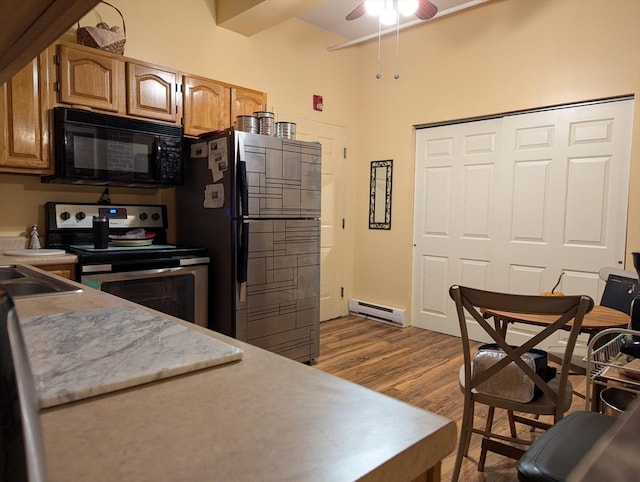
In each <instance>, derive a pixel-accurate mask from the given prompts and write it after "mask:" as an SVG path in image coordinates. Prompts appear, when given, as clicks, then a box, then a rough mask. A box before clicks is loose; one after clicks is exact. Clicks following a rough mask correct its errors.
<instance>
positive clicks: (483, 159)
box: [413, 100, 633, 343]
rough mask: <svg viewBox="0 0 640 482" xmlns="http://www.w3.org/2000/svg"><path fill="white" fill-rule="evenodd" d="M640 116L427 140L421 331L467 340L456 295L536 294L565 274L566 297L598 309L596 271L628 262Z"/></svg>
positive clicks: (468, 131)
mask: <svg viewBox="0 0 640 482" xmlns="http://www.w3.org/2000/svg"><path fill="white" fill-rule="evenodd" d="M632 115H633V101H631V100H625V101H617V102H607V103H597V104H589V105H581V106H573V107H566V108H558V109H552V110H545V111H539V112H531V113H525V114H518V115H511V116H505V117H503V118H501V119H491V120H482V121H475V122H469V123H462V124H456V125H451V126H442V127H435V128H428V129H421V130H419V131H418V132H417V135H416V139H417V145H416V196H415V222H414V240H415V241H414V242H415V248H414V266H413V269H414V277H413V324H414V325H415V326H419V327H423V328H428V329H431V330H435V331H439V332H443V333H448V334H456V335H457V334H458V333H459V330H458V326H457V321H456V320H455V313H454V310H453V302H452V301H451V300H450V299H449V298H448V293H447V290H448V288H449V286H451V285H452V284H463V285H468V286H474V287H478V288H486V289H491V290H498V291H506V292H513V293H526V294H536V293H539V292H541V291H550V290H551V288H552V287H553V286H554V284H555V283H556V281H557V279H558V277H559V276H560V274H561V273H564V275H563V278H562V281H561V284H560V286H559V288H558V289H559V290H561V291H564V292H565V293H567V294H578V293H580V294H582V293H584V294H588V295H590V296H592V297H593V298H594V299H595V300H596V301H597V300H599V299H600V295H601V290H602V283H601V282H600V281H599V278H598V275H597V273H598V270H599V269H600V268H601V267H602V266H621V265H620V263H621V262H622V261H623V260H624V254H625V238H626V215H627V199H628V182H629V181H628V179H629V161H630V145H631V125H632ZM472 331H473V332H474V333H475V334H476V335H477V338H479V339H480V335H479V333H480V331H479V330H478V331H475V330H472ZM511 332H512V335H513V340H512V341H513V342H514V343H520V342H522V340H523V339H524V338H526V337H528V336H530V334H531V332H532V329H531V327H530V326H527V325H519V326H518V325H517V326H516V327H514V329H513V330H511Z"/></svg>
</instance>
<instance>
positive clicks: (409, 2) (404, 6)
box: [398, 0, 420, 17]
mask: <svg viewBox="0 0 640 482" xmlns="http://www.w3.org/2000/svg"><path fill="white" fill-rule="evenodd" d="M419 3H420V2H419V1H418V0H398V9H399V10H400V14H401V15H404V16H405V17H408V16H409V15H414V14H415V13H416V12H417V11H418V5H419Z"/></svg>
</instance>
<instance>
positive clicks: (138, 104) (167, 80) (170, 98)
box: [126, 62, 180, 123]
mask: <svg viewBox="0 0 640 482" xmlns="http://www.w3.org/2000/svg"><path fill="white" fill-rule="evenodd" d="M126 71H127V114H128V115H135V116H138V117H146V118H149V119H155V120H161V121H167V122H173V123H176V122H177V121H178V120H179V118H180V112H179V107H180V106H179V96H178V95H177V93H178V88H179V83H178V79H179V75H178V73H177V72H176V71H175V70H171V69H167V68H164V67H159V66H155V65H151V64H145V63H140V62H127V63H126Z"/></svg>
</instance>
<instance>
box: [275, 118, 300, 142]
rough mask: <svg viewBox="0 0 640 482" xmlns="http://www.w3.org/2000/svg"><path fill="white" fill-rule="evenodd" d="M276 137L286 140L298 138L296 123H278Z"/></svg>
mask: <svg viewBox="0 0 640 482" xmlns="http://www.w3.org/2000/svg"><path fill="white" fill-rule="evenodd" d="M276 136H277V137H283V138H285V139H295V138H296V124H295V122H276Z"/></svg>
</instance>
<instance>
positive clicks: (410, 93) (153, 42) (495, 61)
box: [0, 0, 640, 309]
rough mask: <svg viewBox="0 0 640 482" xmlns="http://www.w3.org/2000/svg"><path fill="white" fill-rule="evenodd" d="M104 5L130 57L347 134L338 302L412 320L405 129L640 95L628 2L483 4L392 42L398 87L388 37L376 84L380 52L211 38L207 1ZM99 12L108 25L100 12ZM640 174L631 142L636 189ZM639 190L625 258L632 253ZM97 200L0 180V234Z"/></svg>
mask: <svg viewBox="0 0 640 482" xmlns="http://www.w3.org/2000/svg"><path fill="white" fill-rule="evenodd" d="M112 2H113V3H114V4H115V5H116V6H117V7H118V8H120V9H121V11H122V13H123V14H124V16H125V19H126V27H127V45H126V51H125V53H126V55H127V56H130V57H134V58H139V59H143V60H147V61H150V62H155V63H158V64H160V65H166V66H172V67H175V68H177V69H180V70H183V71H186V72H190V73H193V74H198V75H203V76H207V77H212V78H216V79H219V80H222V81H227V82H231V83H235V84H239V85H243V86H246V87H250V88H255V89H258V90H264V91H266V92H268V94H269V103H270V108H273V109H274V110H275V111H276V113H278V112H288V113H291V114H296V115H299V116H302V117H306V118H309V119H311V120H317V121H323V122H333V123H338V124H343V125H346V126H347V132H348V139H347V143H348V145H347V147H348V148H349V159H348V161H347V178H348V179H347V183H348V186H349V188H348V198H347V210H346V218H347V239H346V243H347V244H346V249H345V254H346V263H345V280H344V284H345V288H346V296H347V298H350V297H352V296H356V297H359V298H363V299H366V300H371V301H376V302H379V303H383V304H388V305H392V306H399V307H404V308H407V309H410V307H411V270H412V266H411V264H412V262H411V255H412V238H413V233H412V231H413V226H412V222H413V181H414V172H413V168H414V159H413V156H414V154H413V153H414V129H413V126H414V125H419V124H425V123H432V122H441V121H446V120H452V119H460V118H466V117H474V116H482V115H487V114H493V113H501V112H506V111H512V110H519V109H528V108H535V107H540V106H548V105H554V104H562V103H571V102H580V101H586V100H589V99H596V98H603V97H610V96H617V95H624V94H635V93H636V90H637V89H638V86H640V61H639V60H638V59H640V29H638V28H637V25H636V24H637V21H638V19H639V18H640V2H638V1H637V0H492V1H491V2H489V3H487V4H484V5H481V6H479V7H476V8H474V9H471V10H467V11H464V12H460V13H458V14H454V15H451V16H448V17H444V18H441V19H437V20H435V21H432V22H428V23H426V24H423V25H419V26H417V27H414V28H412V29H410V30H406V31H403V32H401V34H400V63H399V69H400V70H399V74H400V79H398V80H393V73H394V71H393V69H394V63H395V62H394V56H395V38H394V37H393V36H391V37H389V38H385V39H384V40H383V52H382V73H383V78H382V79H380V80H376V79H375V73H376V59H377V42H376V41H370V42H368V43H366V44H363V45H361V46H356V47H350V48H347V49H343V50H339V51H334V52H328V51H327V50H326V47H327V46H329V45H334V44H336V43H339V42H340V39H338V38H336V37H334V36H333V35H331V34H329V33H326V32H322V31H320V30H318V29H316V28H314V27H311V26H308V25H306V24H304V23H302V22H300V21H297V20H289V21H287V22H285V23H283V24H281V25H279V26H277V27H275V28H272V29H269V30H266V31H264V32H262V33H259V34H256V35H254V36H252V37H248V38H247V37H243V36H241V35H238V34H235V33H233V32H230V31H227V30H224V29H221V28H217V27H216V26H215V21H214V15H213V1H212V0H112ZM99 9H100V11H101V12H104V13H103V15H104V16H105V20H106V21H107V22H108V23H111V24H113V23H116V22H117V19H116V18H113V17H110V18H109V16H110V15H112V14H111V13H109V12H107V10H108V7H104V6H100V7H99ZM103 9H104V10H103ZM88 22H89V24H91V23H95V22H93V19H91V20H90V21H89V20H88ZM313 94H322V95H323V96H324V101H325V110H324V112H322V113H318V112H314V111H313V110H312V109H311V99H312V95H313ZM637 109H638V107H636V110H637ZM638 136H640V112H637V111H636V115H635V122H634V137H635V138H640V137H638ZM377 159H393V160H394V185H393V214H392V230H391V231H370V230H369V229H368V227H367V226H368V224H367V213H368V179H369V163H370V161H371V160H377ZM639 163H640V144H638V143H637V142H636V143H634V145H633V150H632V166H631V177H632V179H638V178H639V177H640V165H639ZM636 191H637V190H633V189H631V195H630V209H629V219H630V222H629V234H628V248H627V251H628V252H630V251H632V250H633V249H636V248H640V193H637V192H636ZM100 192H101V189H100V188H89V187H81V188H80V187H68V186H47V185H41V184H40V183H39V180H38V179H37V178H32V177H27V176H16V175H4V174H0V205H2V206H3V210H2V213H1V214H0V235H15V234H18V233H19V232H24V231H25V230H26V228H27V226H28V225H29V224H31V223H33V222H34V221H35V219H38V220H39V221H40V222H42V214H41V213H42V207H41V206H42V203H44V201H46V200H70V201H76V200H77V201H94V200H96V199H97V198H98V196H99V194H100ZM111 193H112V200H114V202H134V201H139V202H168V203H169V204H170V205H171V204H172V202H173V201H172V199H173V193H172V190H165V191H152V192H147V191H135V190H123V189H117V188H113V189H112V190H111ZM7 207H10V208H9V209H7Z"/></svg>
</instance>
